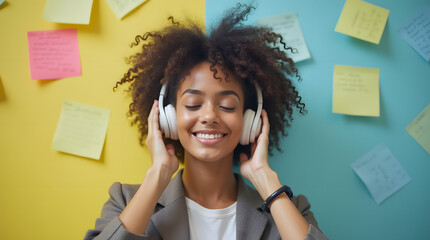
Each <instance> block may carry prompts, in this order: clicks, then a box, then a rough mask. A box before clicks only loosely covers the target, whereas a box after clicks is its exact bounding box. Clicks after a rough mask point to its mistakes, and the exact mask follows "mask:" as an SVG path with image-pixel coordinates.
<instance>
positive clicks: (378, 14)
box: [335, 0, 390, 44]
mask: <svg viewBox="0 0 430 240" xmlns="http://www.w3.org/2000/svg"><path fill="white" fill-rule="evenodd" d="M389 13H390V11H389V10H387V9H384V8H381V7H378V6H375V5H373V4H370V3H368V2H365V1H361V0H346V2H345V5H344V6H343V10H342V13H341V14H340V17H339V20H338V22H337V25H336V28H335V31H336V32H340V33H343V34H346V35H349V36H351V37H355V38H358V39H361V40H364V41H368V42H371V43H374V44H379V42H380V40H381V37H382V33H383V32H384V28H385V24H386V23H387V19H388V14H389Z"/></svg>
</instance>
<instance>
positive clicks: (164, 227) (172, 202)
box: [152, 170, 190, 240]
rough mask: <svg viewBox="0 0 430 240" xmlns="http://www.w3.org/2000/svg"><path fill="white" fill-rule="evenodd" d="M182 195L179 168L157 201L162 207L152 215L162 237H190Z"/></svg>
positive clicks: (182, 189)
mask: <svg viewBox="0 0 430 240" xmlns="http://www.w3.org/2000/svg"><path fill="white" fill-rule="evenodd" d="M184 196H185V195H184V187H183V185H182V170H180V171H179V172H178V173H177V174H176V176H175V177H174V178H172V180H171V181H170V183H169V185H167V187H166V189H165V190H164V192H163V194H162V195H161V197H160V200H159V201H158V204H159V205H161V206H162V209H161V210H159V211H158V212H157V213H155V214H154V215H153V216H152V221H153V223H154V225H155V227H156V228H157V230H158V232H159V233H160V235H161V237H162V239H166V240H169V239H190V229H189V225H188V211H187V205H186V203H185V197H184Z"/></svg>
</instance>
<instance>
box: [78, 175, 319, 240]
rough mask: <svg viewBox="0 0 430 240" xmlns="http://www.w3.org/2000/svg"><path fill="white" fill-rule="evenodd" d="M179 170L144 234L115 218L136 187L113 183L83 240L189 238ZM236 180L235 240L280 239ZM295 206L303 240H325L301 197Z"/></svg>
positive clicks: (259, 201)
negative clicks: (302, 221)
mask: <svg viewBox="0 0 430 240" xmlns="http://www.w3.org/2000/svg"><path fill="white" fill-rule="evenodd" d="M181 176H182V170H181V171H180V172H179V173H178V174H177V175H176V176H175V177H174V178H172V180H171V181H170V183H169V184H168V186H167V187H166V189H165V190H164V192H163V194H162V195H161V197H160V199H159V201H158V203H157V206H156V207H155V209H154V213H153V215H152V217H151V220H150V222H149V224H148V227H147V229H146V231H145V234H144V235H137V234H133V233H130V232H128V231H127V230H126V229H125V228H124V227H123V225H122V223H121V221H120V220H119V218H118V216H119V215H120V214H121V212H122V211H123V210H124V208H125V206H126V205H127V204H128V202H130V200H131V198H132V197H133V196H134V194H135V193H136V191H137V189H138V188H139V185H129V184H121V183H118V182H116V183H114V184H113V185H112V186H111V188H110V189H109V194H110V199H109V200H108V201H107V202H106V203H105V205H104V206H103V209H102V213H101V216H100V218H98V219H97V220H96V225H95V228H94V229H91V230H88V232H87V234H86V235H85V238H84V240H89V239H95V240H96V239H97V240H101V239H110V240H114V239H115V240H120V239H127V240H143V239H166V240H168V239H190V231H189V225H188V223H189V221H188V212H187V206H186V203H185V195H184V187H183V184H182V177H181ZM236 178H237V181H238V195H237V212H236V231H237V232H236V239H238V240H242V239H246V240H252V239H281V237H280V235H279V232H278V229H277V228H276V225H275V222H274V220H273V218H272V216H271V215H270V214H269V213H266V212H263V211H261V210H260V209H259V208H260V206H261V204H262V203H263V200H262V199H261V197H260V195H259V194H258V192H257V191H256V190H254V189H252V188H250V187H249V186H247V185H246V184H245V182H244V181H243V179H242V177H241V176H239V175H236ZM293 202H294V204H295V205H296V207H297V209H298V210H299V211H300V212H301V213H302V215H303V217H304V218H305V219H306V220H307V221H308V223H309V224H310V228H309V232H308V235H307V237H306V240H325V239H327V238H326V237H325V236H324V235H323V234H322V233H321V232H320V231H319V230H318V224H317V222H316V220H315V218H314V216H313V214H312V212H311V211H309V209H310V204H309V202H308V201H307V199H306V198H305V197H304V196H303V195H299V196H297V197H294V199H293Z"/></svg>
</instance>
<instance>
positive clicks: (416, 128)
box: [406, 104, 430, 154]
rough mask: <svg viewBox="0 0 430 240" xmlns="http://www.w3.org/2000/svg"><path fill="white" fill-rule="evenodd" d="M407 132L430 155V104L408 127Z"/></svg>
mask: <svg viewBox="0 0 430 240" xmlns="http://www.w3.org/2000/svg"><path fill="white" fill-rule="evenodd" d="M406 131H407V132H408V133H409V135H411V136H412V137H413V138H414V139H415V141H417V142H418V144H420V145H421V147H423V148H424V150H426V151H427V152H428V153H429V154H430V104H429V105H427V107H425V108H424V110H422V111H421V113H420V114H418V116H417V117H416V118H415V119H414V120H413V121H412V122H411V123H410V124H409V125H408V126H407V127H406Z"/></svg>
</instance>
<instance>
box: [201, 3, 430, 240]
mask: <svg viewBox="0 0 430 240" xmlns="http://www.w3.org/2000/svg"><path fill="white" fill-rule="evenodd" d="M369 2H370V3H372V4H375V5H378V6H381V7H384V8H387V9H389V10H390V15H389V17H388V22H387V25H386V27H385V31H384V34H383V36H382V39H381V42H380V44H379V45H375V44H372V43H368V42H364V41H361V40H358V39H355V38H352V37H349V36H346V35H343V34H340V33H337V32H335V31H334V28H335V26H336V23H337V20H338V18H339V16H340V13H341V11H342V8H343V5H344V3H345V1H344V0H324V1H321V0H301V1H300V0H295V1H292V0H265V1H262V0H261V1H256V5H257V9H256V10H255V11H254V13H253V14H252V15H251V16H250V17H249V20H248V22H249V23H251V24H255V21H256V19H257V18H261V17H268V16H272V15H277V14H282V13H288V12H294V11H295V12H298V18H299V21H300V25H301V28H302V31H303V35H304V37H305V40H306V42H307V45H308V48H309V51H310V53H311V56H312V58H311V59H310V60H306V61H304V62H301V63H298V68H299V71H300V74H301V76H302V77H303V81H302V82H300V83H298V87H299V89H300V91H301V94H302V96H303V97H304V101H305V103H306V106H307V108H308V110H309V113H308V114H307V115H305V116H303V117H302V116H296V118H295V121H294V123H293V126H292V127H291V128H290V129H289V136H288V137H287V138H286V139H284V140H283V142H282V149H283V153H276V154H275V156H273V157H272V158H271V159H270V161H271V162H270V164H271V166H272V167H273V168H274V169H275V170H276V171H277V172H278V173H279V175H280V177H281V180H282V182H283V183H284V184H288V185H290V186H292V188H293V190H294V191H295V193H302V194H305V195H306V196H307V197H308V199H309V201H310V202H311V204H312V210H313V212H314V214H315V215H316V218H317V220H318V222H319V224H320V227H321V229H322V230H323V231H324V232H325V234H326V235H327V236H328V237H330V238H331V239H360V240H362V239H366V240H371V239H430V231H429V230H428V229H427V228H428V227H430V217H429V216H430V184H429V183H430V174H427V173H428V171H429V170H430V155H429V154H428V153H427V152H425V151H424V149H423V148H421V147H420V146H419V145H418V143H417V142H416V141H415V140H414V139H413V138H412V137H411V136H409V135H408V134H407V132H406V130H405V127H406V126H407V125H408V124H409V123H410V122H411V121H412V120H413V119H414V118H415V117H416V116H417V115H418V114H419V112H420V111H421V110H422V109H424V107H425V106H427V104H429V103H430V64H429V63H428V62H425V61H424V59H423V58H421V56H419V55H418V54H417V53H416V52H415V51H414V50H413V49H412V48H411V47H410V46H409V45H408V44H407V43H406V42H405V41H404V40H403V39H402V38H401V37H400V35H399V34H398V33H397V30H398V29H399V28H400V26H401V25H403V23H404V22H405V21H406V20H407V19H408V18H409V17H410V16H411V15H413V14H414V12H415V11H416V10H417V9H418V8H419V7H420V6H422V5H423V4H424V3H425V2H428V1H425V0H411V1H407V2H406V1H392V0H371V1H369ZM234 5H235V2H234V1H227V0H206V25H207V27H208V29H210V26H211V25H212V24H214V23H215V21H216V20H217V19H218V18H219V17H220V16H221V14H222V12H223V11H224V10H225V9H227V8H229V7H232V6H234ZM335 64H338V65H349V66H358V67H369V68H379V69H380V100H381V116H380V117H378V118H373V117H355V116H346V115H340V114H334V113H332V100H331V99H332V85H333V84H332V81H333V67H334V65H335ZM382 142H384V143H385V144H386V145H387V146H388V148H389V149H390V150H391V151H392V153H393V154H394V156H395V157H396V158H397V159H398V161H399V162H400V164H401V165H402V166H403V168H404V169H405V170H406V171H407V173H408V174H409V176H410V177H411V178H412V181H411V182H410V183H409V184H407V185H406V186H405V187H404V188H402V189H400V191H399V192H397V193H395V194H394V195H393V196H391V197H389V198H388V199H387V200H386V201H384V202H383V203H382V204H380V205H378V204H376V203H375V201H374V200H373V199H372V197H371V196H370V194H369V192H368V191H367V188H366V187H365V185H364V184H363V183H362V182H361V180H360V179H359V178H358V177H357V176H356V175H355V173H354V172H353V170H352V169H351V167H350V164H351V163H352V162H355V161H356V160H357V159H358V158H360V157H361V156H363V155H364V154H366V153H367V152H368V151H370V150H372V149H373V148H374V147H376V146H377V145H379V144H380V143H382Z"/></svg>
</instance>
